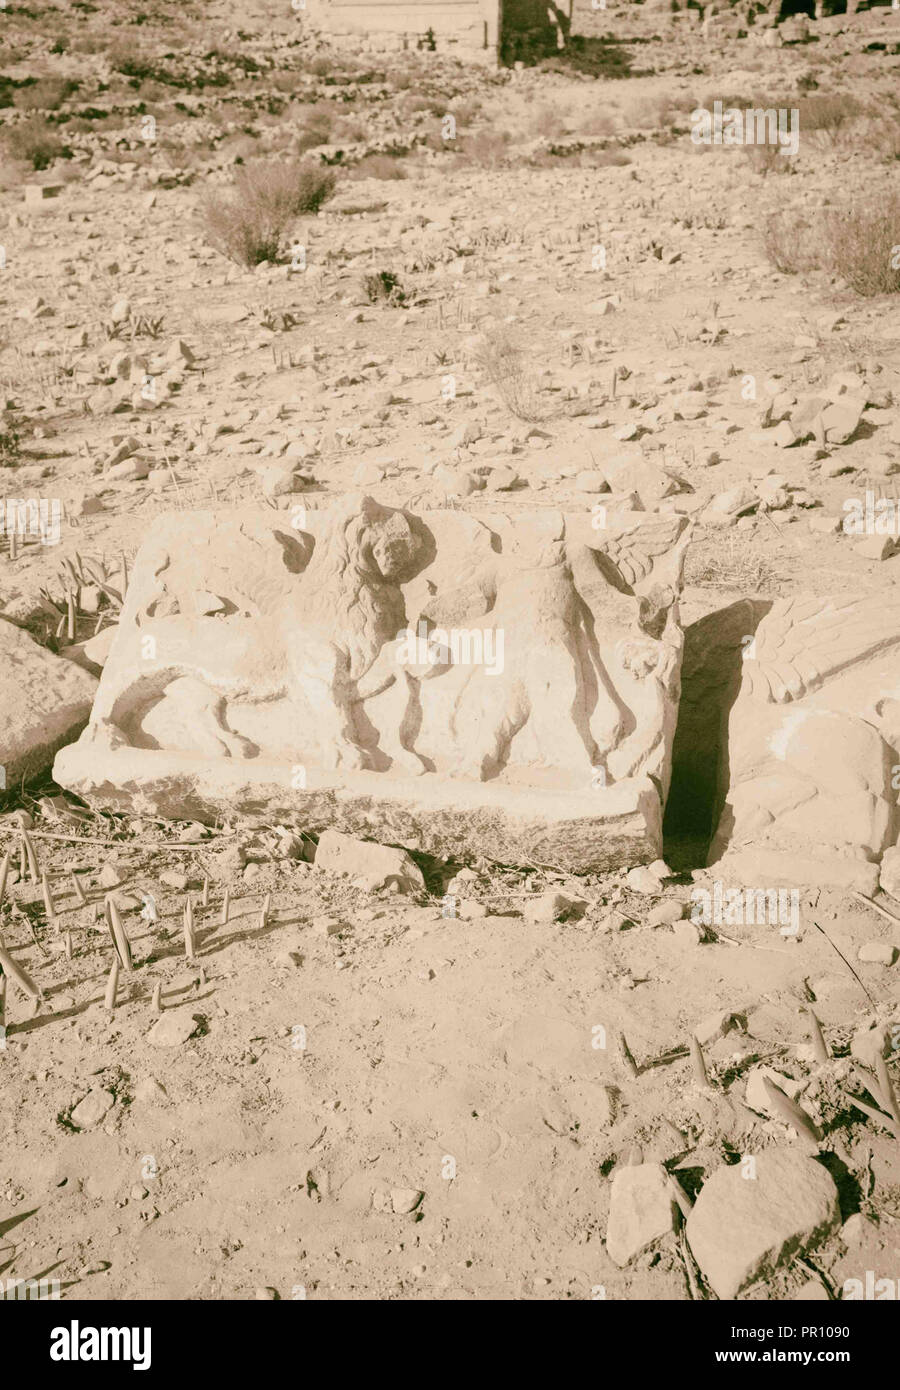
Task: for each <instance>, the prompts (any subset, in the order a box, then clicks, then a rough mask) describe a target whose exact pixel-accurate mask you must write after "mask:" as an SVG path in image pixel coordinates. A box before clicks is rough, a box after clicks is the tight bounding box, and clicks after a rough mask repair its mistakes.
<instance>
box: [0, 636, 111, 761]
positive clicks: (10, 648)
mask: <svg viewBox="0 0 900 1390" xmlns="http://www.w3.org/2000/svg"><path fill="white" fill-rule="evenodd" d="M96 689H97V682H96V680H95V679H94V677H93V676H92V675H90V674H89V673H88V672H87V671H85V670H84V669H83V668H82V667H80V666H76V665H75V664H74V662H71V661H62V660H61V659H60V658H59V657H58V656H54V654H53V653H52V652H49V651H47V649H46V648H45V647H40V646H38V644H37V642H35V641H34V640H33V638H31V637H29V635H28V633H27V632H23V631H22V630H21V629H20V628H17V627H13V625H12V624H11V623H7V622H4V621H2V620H0V766H2V768H3V769H4V773H5V783H4V785H5V786H6V787H12V786H14V785H15V784H16V783H18V782H20V781H21V779H22V778H23V777H25V778H26V780H27V779H29V778H31V777H34V776H36V775H37V774H38V773H40V772H43V771H44V769H45V768H47V767H49V765H50V763H51V761H52V759H53V755H54V753H55V752H56V750H57V749H58V748H60V747H61V746H62V745H63V744H65V743H67V742H69V741H70V740H71V739H72V738H74V737H75V736H76V735H77V734H78V733H79V732H80V731H81V729H82V728H83V727H84V725H85V723H86V722H87V718H88V715H89V713H90V708H91V701H92V699H93V698H94V692H95V691H96Z"/></svg>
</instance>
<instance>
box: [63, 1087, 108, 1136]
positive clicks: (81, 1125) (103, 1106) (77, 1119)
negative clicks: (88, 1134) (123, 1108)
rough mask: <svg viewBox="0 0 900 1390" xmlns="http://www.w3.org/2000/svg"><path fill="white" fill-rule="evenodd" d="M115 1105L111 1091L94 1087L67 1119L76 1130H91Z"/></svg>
mask: <svg viewBox="0 0 900 1390" xmlns="http://www.w3.org/2000/svg"><path fill="white" fill-rule="evenodd" d="M115 1103H116V1098H115V1096H114V1095H113V1093H112V1091H107V1090H106V1089H105V1088H104V1087H102V1086H94V1087H92V1088H91V1090H90V1091H88V1093H87V1095H86V1096H85V1097H84V1098H83V1099H82V1100H80V1101H79V1102H78V1104H77V1105H76V1106H74V1107H73V1109H72V1113H71V1114H70V1116H69V1118H70V1120H71V1121H72V1124H73V1125H74V1126H75V1127H76V1129H93V1127H94V1125H98V1124H99V1123H100V1121H101V1120H102V1119H104V1118H105V1117H106V1115H108V1114H109V1112H110V1110H111V1109H112V1108H113V1106H114V1105H115Z"/></svg>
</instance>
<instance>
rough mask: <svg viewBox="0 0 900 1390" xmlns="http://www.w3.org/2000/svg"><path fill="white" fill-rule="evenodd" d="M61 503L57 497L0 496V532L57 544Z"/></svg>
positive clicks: (48, 543)
mask: <svg viewBox="0 0 900 1390" xmlns="http://www.w3.org/2000/svg"><path fill="white" fill-rule="evenodd" d="M61 518H62V503H61V502H60V500H59V498H58V497H29V498H27V499H24V500H22V501H19V500H18V499H17V498H9V499H7V500H5V501H4V499H3V498H0V532H3V531H5V532H6V534H7V536H12V535H16V536H23V537H24V536H30V537H32V539H34V540H39V541H40V542H41V544H42V545H58V544H59V539H60V521H61Z"/></svg>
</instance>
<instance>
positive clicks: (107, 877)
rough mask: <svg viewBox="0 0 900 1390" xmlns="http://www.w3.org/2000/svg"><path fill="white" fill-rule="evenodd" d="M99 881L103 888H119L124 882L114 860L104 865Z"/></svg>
mask: <svg viewBox="0 0 900 1390" xmlns="http://www.w3.org/2000/svg"><path fill="white" fill-rule="evenodd" d="M98 881H99V883H100V887H101V888H118V886H119V884H120V883H121V882H122V878H121V870H120V869H119V866H118V864H115V863H113V861H112V860H109V861H108V862H107V863H106V864H104V865H103V868H102V869H101V870H100V874H99V880H98Z"/></svg>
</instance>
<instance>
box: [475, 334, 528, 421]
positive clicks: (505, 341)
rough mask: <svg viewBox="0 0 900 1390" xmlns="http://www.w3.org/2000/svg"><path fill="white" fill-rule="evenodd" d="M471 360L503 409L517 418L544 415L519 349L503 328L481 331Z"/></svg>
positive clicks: (524, 418)
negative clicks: (495, 393) (479, 369)
mask: <svg viewBox="0 0 900 1390" xmlns="http://www.w3.org/2000/svg"><path fill="white" fill-rule="evenodd" d="M475 362H476V364H477V365H478V366H479V367H480V368H481V370H482V371H483V372H484V375H485V376H486V377H487V379H488V381H489V382H490V383H491V385H492V386H493V387H494V389H495V390H496V392H497V394H498V395H499V397H500V399H501V400H502V401H503V404H504V405H505V406H506V408H507V410H509V411H510V413H511V414H512V415H515V416H516V418H517V419H519V420H526V421H529V422H534V421H537V420H543V419H545V418H546V412H545V411H543V410H542V409H541V406H540V404H539V402H538V398H537V389H536V387H535V385H534V382H533V381H532V379H531V376H530V374H529V372H528V370H527V367H526V364H525V359H524V356H523V354H522V351H521V349H520V348H518V347H517V346H516V345H515V344H514V343H513V342H512V340H511V339H510V337H509V335H508V334H507V332H506V330H505V329H503V328H490V329H487V330H486V331H485V333H484V334H483V336H482V339H481V342H480V343H479V345H478V347H477V349H476V351H475Z"/></svg>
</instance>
